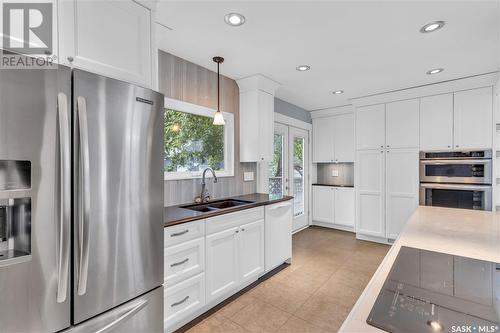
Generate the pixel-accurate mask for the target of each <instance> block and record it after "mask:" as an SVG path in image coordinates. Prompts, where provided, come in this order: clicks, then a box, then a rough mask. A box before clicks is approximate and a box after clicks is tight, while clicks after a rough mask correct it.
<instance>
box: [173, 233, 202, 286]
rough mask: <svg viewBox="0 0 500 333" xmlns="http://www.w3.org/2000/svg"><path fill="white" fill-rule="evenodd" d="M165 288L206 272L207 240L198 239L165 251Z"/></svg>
mask: <svg viewBox="0 0 500 333" xmlns="http://www.w3.org/2000/svg"><path fill="white" fill-rule="evenodd" d="M164 252H165V253H164V276H165V280H164V281H165V286H167V287H169V286H171V285H174V284H175V283H177V282H180V281H182V280H185V279H186V278H188V277H190V276H193V275H195V274H198V273H200V272H203V271H204V270H205V238H204V237H203V238H197V239H194V240H191V241H187V242H185V243H182V244H178V245H174V246H171V247H168V248H166V249H165V250H164Z"/></svg>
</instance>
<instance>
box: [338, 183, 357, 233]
mask: <svg viewBox="0 0 500 333" xmlns="http://www.w3.org/2000/svg"><path fill="white" fill-rule="evenodd" d="M334 192H335V195H334V197H335V200H334V201H335V212H334V216H335V217H334V223H335V224H338V225H342V226H346V227H354V212H355V209H354V188H350V187H336V188H335V191H334Z"/></svg>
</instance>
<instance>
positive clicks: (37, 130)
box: [0, 66, 163, 332]
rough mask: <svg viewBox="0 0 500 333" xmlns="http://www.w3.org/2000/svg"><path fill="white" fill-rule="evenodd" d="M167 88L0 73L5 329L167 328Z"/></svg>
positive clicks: (79, 76) (65, 75)
mask: <svg viewBox="0 0 500 333" xmlns="http://www.w3.org/2000/svg"><path fill="white" fill-rule="evenodd" d="M162 106H163V96H162V95H161V94H159V93H156V92H153V91H151V90H148V89H144V88H141V87H137V86H134V85H130V84H128V83H125V82H121V81H117V80H113V79H109V78H106V77H102V76H99V75H95V74H91V73H88V72H84V71H80V70H72V69H70V68H66V67H62V66H60V67H59V68H58V69H10V70H0V309H1V311H0V332H56V331H61V330H68V331H72V332H73V331H74V332H97V331H99V332H104V331H106V332H141V331H143V332H161V331H162V330H163V288H162V287H161V284H162V282H163V107H162Z"/></svg>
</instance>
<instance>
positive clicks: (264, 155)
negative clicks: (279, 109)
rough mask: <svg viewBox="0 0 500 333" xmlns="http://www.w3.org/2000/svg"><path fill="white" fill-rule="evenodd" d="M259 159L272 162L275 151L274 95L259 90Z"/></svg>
mask: <svg viewBox="0 0 500 333" xmlns="http://www.w3.org/2000/svg"><path fill="white" fill-rule="evenodd" d="M258 93H259V128H258V129H254V130H255V131H258V132H259V157H260V159H259V161H264V162H271V161H272V160H273V153H274V96H273V95H271V94H269V93H267V92H264V91H261V90H259V91H258Z"/></svg>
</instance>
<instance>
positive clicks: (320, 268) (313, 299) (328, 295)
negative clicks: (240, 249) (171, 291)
mask: <svg viewBox="0 0 500 333" xmlns="http://www.w3.org/2000/svg"><path fill="white" fill-rule="evenodd" d="M388 250H389V247H388V246H385V245H381V244H375V243H370V242H364V241H360V240H356V238H355V237H354V234H352V233H349V232H343V231H337V230H332V229H326V228H320V227H310V228H308V229H306V230H303V231H301V232H299V233H297V234H295V235H294V236H293V263H292V265H290V266H288V267H286V268H285V269H283V270H281V271H280V272H278V273H277V274H275V275H273V276H272V277H270V278H269V279H267V280H265V281H263V282H262V283H260V284H258V285H257V286H255V287H254V288H253V289H250V290H249V291H247V292H246V293H244V294H243V295H241V296H239V297H238V298H236V299H235V300H233V301H232V302H231V303H229V304H227V305H225V306H224V307H222V308H221V309H219V310H218V311H217V312H215V313H213V314H211V315H210V316H208V317H207V318H205V319H204V320H203V321H201V322H200V323H198V324H197V325H196V326H193V327H192V328H191V329H189V330H188V332H189V333H199V332H206V333H211V332H217V333H226V332H227V333H231V332H246V333H248V332H251V333H260V332H280V333H281V332H290V333H302V332H304V333H305V332H307V333H312V332H337V331H338V329H339V327H340V326H341V325H342V322H343V321H344V319H345V318H346V316H347V315H348V314H349V311H350V310H351V308H352V306H353V305H354V304H355V303H356V300H357V299H358V297H359V295H360V294H361V292H362V291H363V289H364V288H365V286H366V284H367V283H368V281H369V280H370V278H371V276H372V274H373V273H374V272H375V270H376V269H377V267H378V265H379V264H380V262H381V261H382V259H383V258H384V256H385V254H386V253H387V251H388Z"/></svg>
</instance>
